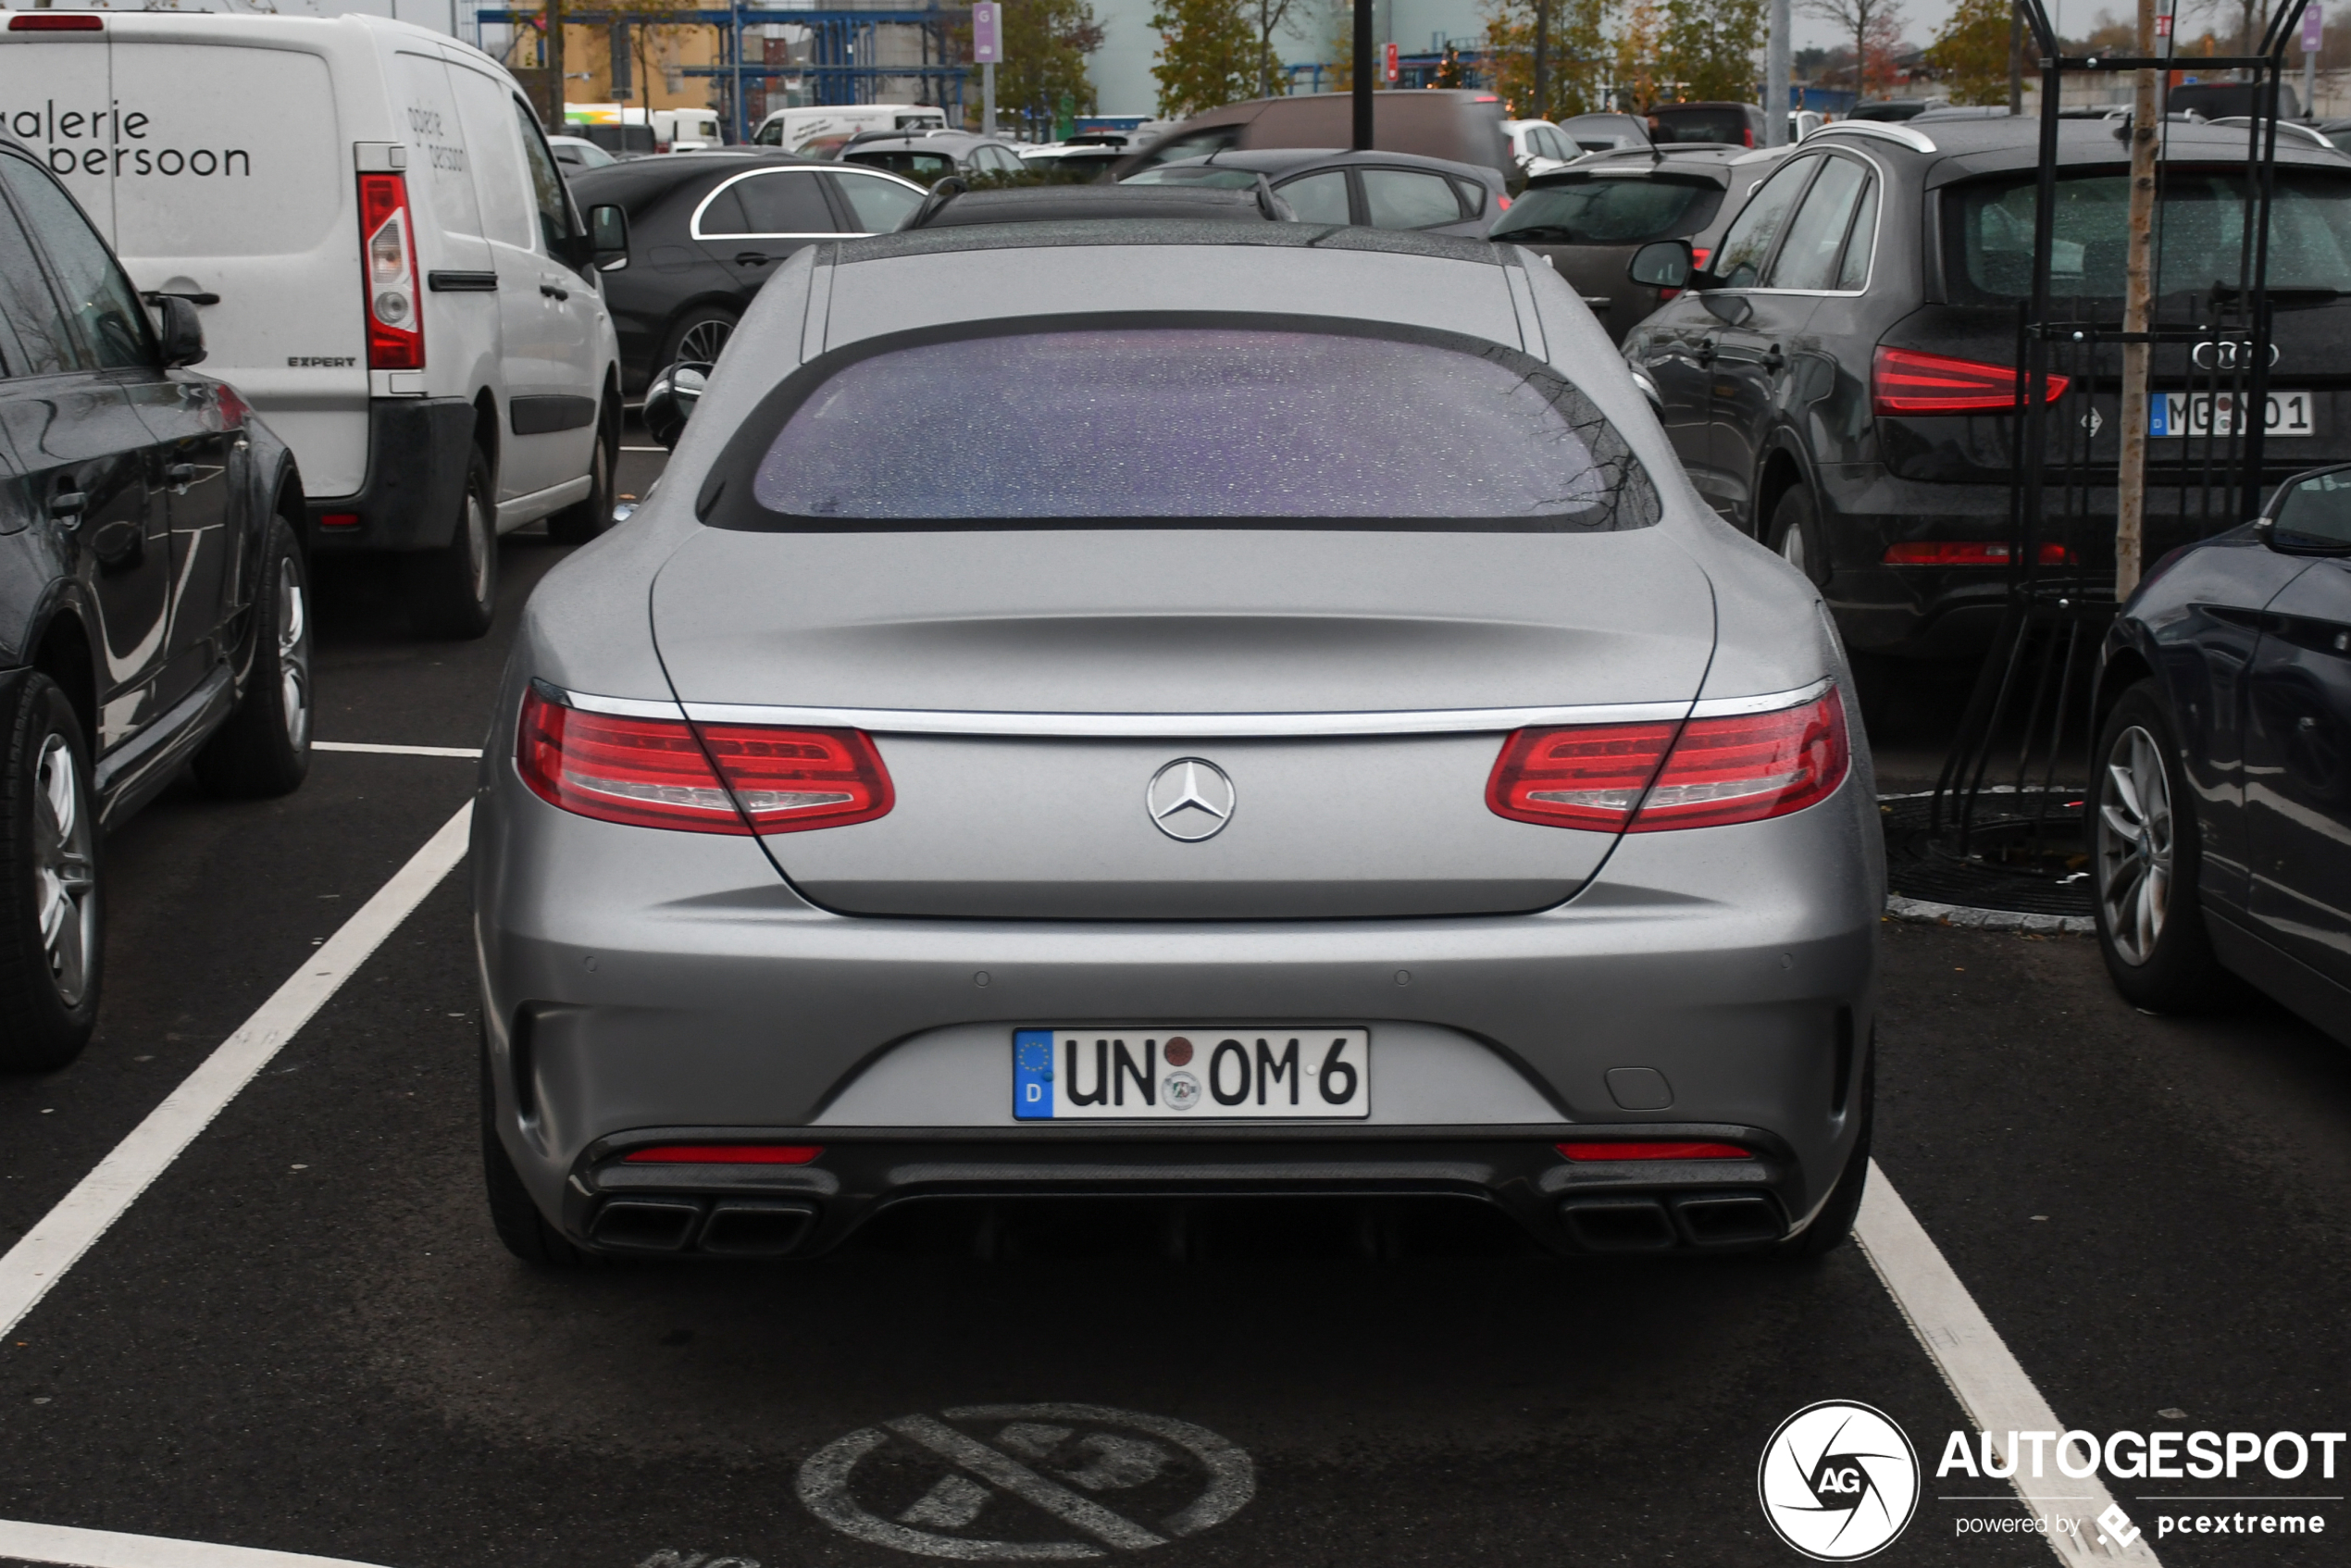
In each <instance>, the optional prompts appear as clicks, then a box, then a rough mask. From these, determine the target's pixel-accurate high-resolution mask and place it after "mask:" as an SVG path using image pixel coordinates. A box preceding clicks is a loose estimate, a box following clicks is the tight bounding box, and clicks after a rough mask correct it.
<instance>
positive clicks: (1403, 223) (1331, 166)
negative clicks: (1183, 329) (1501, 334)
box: [1120, 147, 1510, 238]
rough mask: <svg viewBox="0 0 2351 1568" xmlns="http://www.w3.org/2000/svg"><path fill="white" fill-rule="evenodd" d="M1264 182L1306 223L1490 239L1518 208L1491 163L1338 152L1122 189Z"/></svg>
mask: <svg viewBox="0 0 2351 1568" xmlns="http://www.w3.org/2000/svg"><path fill="white" fill-rule="evenodd" d="M1260 176H1263V178H1264V179H1265V180H1267V181H1268V182H1269V183H1270V184H1272V186H1273V187H1274V193H1275V195H1277V196H1279V197H1280V198H1281V199H1282V200H1283V201H1285V202H1287V204H1288V205H1289V208H1290V211H1291V212H1292V213H1293V214H1294V215H1295V216H1296V217H1297V218H1298V220H1299V221H1300V223H1347V224H1355V225H1359V226H1361V227H1363V228H1367V229H1407V230H1419V231H1421V232H1423V233H1428V234H1451V235H1458V236H1461V237H1462V238H1469V237H1472V236H1474V235H1478V234H1482V233H1484V232H1485V230H1486V225H1487V224H1488V223H1491V222H1492V221H1493V220H1494V218H1495V216H1496V215H1497V214H1499V213H1500V212H1501V211H1503V210H1504V209H1505V208H1507V207H1508V206H1509V205H1510V198H1509V197H1508V196H1507V195H1505V194H1503V190H1502V177H1501V175H1500V174H1499V173H1497V172H1496V171H1495V170H1493V169H1490V168H1486V166H1485V165H1483V164H1471V163H1455V162H1453V161H1452V160H1451V159H1449V158H1424V157H1415V156H1412V154H1410V153H1383V152H1376V151H1375V152H1365V153H1354V152H1348V151H1345V150H1343V149H1339V148H1333V147H1303V148H1299V147H1281V148H1268V149H1266V150H1264V151H1262V152H1225V153H1212V154H1209V155H1208V156H1205V157H1196V158H1185V159H1182V160H1180V161H1177V162H1175V163H1163V164H1157V165H1154V166H1153V167H1151V168H1147V169H1144V170H1143V171H1142V172H1141V173H1139V174H1132V175H1129V176H1127V177H1126V180H1122V181H1120V183H1121V184H1125V185H1207V186H1212V187H1215V186H1221V187H1225V188H1226V189H1230V190H1236V191H1245V190H1249V189H1250V188H1251V187H1253V186H1254V185H1255V184H1256V183H1257V180H1258V179H1259V177H1260Z"/></svg>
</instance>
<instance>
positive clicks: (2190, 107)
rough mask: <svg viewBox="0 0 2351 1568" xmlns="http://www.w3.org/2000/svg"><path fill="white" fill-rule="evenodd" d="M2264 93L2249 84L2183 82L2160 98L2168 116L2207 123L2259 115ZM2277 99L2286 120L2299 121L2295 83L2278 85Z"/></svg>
mask: <svg viewBox="0 0 2351 1568" xmlns="http://www.w3.org/2000/svg"><path fill="white" fill-rule="evenodd" d="M2263 91H2264V90H2263V89H2262V88H2261V86H2260V85H2259V84H2258V83H2256V82H2251V81H2182V82H2175V83H2174V84H2173V85H2172V88H2171V91H2170V92H2169V93H2165V94H2164V95H2163V107H2164V109H2165V111H2166V112H2167V113H2171V114H2185V113H2191V112H2193V113H2196V114H2200V115H2202V116H2203V117H2204V118H2207V119H2222V118H2227V117H2229V116H2231V115H2251V114H2257V113H2259V112H2260V110H2259V108H2258V105H2259V104H2260V102H2261V98H2262V93H2263ZM2278 95H2279V97H2280V99H2281V101H2283V103H2284V105H2285V118H2288V119H2300V118H2302V97H2301V94H2299V93H2296V92H2295V90H2294V83H2292V82H2290V81H2282V82H2280V83H2278Z"/></svg>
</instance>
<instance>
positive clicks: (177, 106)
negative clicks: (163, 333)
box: [0, 11, 620, 637]
mask: <svg viewBox="0 0 2351 1568" xmlns="http://www.w3.org/2000/svg"><path fill="white" fill-rule="evenodd" d="M53 98H54V99H56V100H57V101H59V102H70V103H78V104H107V103H112V104H117V105H119V106H122V109H123V113H122V115H121V118H120V121H119V124H118V127H116V128H115V129H111V130H109V129H108V128H107V127H106V126H105V125H101V124H99V123H97V122H96V121H95V120H93V119H91V118H89V117H87V116H84V115H81V114H72V115H66V114H61V115H58V116H56V118H54V119H53V120H51V121H50V122H49V123H48V124H47V125H46V126H45V127H44V138H45V140H44V141H42V142H41V143H39V144H37V145H36V147H35V151H36V152H37V153H39V155H40V156H42V157H43V158H44V161H45V162H46V163H47V164H48V166H49V167H50V168H54V169H56V170H58V171H59V172H60V174H61V177H62V178H63V179H64V180H65V182H66V185H67V187H68V189H70V190H72V191H73V192H74V193H75V195H76V196H77V197H78V198H80V200H81V204H82V205H83V206H84V207H85V208H86V209H87V210H89V211H90V212H91V213H92V214H93V217H94V218H96V220H97V223H98V227H99V230H100V232H102V233H103V234H105V235H106V238H107V240H108V242H109V243H112V244H113V246H114V247H115V249H116V250H117V251H118V253H119V254H120V255H121V256H122V259H123V265H124V267H125V268H127V269H128V270H129V271H130V273H131V278H132V280H134V281H135V282H136V283H137V284H138V285H139V287H140V288H142V289H143V290H147V291H151V292H156V293H163V294H172V295H177V296H178V297H180V298H182V299H185V300H187V301H189V302H190V303H192V304H193V305H195V306H196V308H197V309H198V310H199V311H200V312H201V313H202V314H203V317H204V321H205V338H206V341H207V342H209V344H210V345H211V358H210V359H209V360H207V361H206V364H207V366H208V367H210V368H211V370H212V372H213V373H214V374H215V375H217V376H218V377H220V378H221V379H222V380H226V381H228V382H230V384H231V385H233V386H235V387H236V388H237V390H238V392H239V393H240V394H241V395H242V396H243V397H244V398H245V399H247V400H248V401H249V402H250V403H251V404H253V406H254V407H255V409H257V410H259V411H260V412H261V413H262V414H263V415H264V416H265V417H267V418H268V419H269V420H270V421H271V423H272V425H273V426H274V427H275V428H276V429H278V430H279V432H280V434H281V435H282V436H283V437H284V438H285V440H286V441H287V442H288V443H289V444H291V445H292V448H293V450H294V452H295V454H296V455H297V456H298V457H299V458H300V459H301V471H302V478H303V483H304V484H305V487H306V488H307V490H308V496H307V499H306V504H305V507H306V511H307V513H308V519H307V521H306V523H305V526H304V529H303V533H304V536H305V543H306V545H307V547H308V548H309V549H310V550H312V551H314V552H317V553H320V554H325V553H330V552H335V553H341V552H384V553H389V554H393V555H395V556H396V557H397V558H398V561H399V565H400V567H401V569H402V573H403V578H404V587H405V590H406V596H407V601H408V608H409V613H410V616H411V618H412V619H413V620H414V621H415V622H416V623H417V625H418V626H419V627H420V628H422V629H424V630H427V631H429V632H431V633H434V634H437V635H442V636H452V637H479V636H480V635H481V634H482V633H483V632H484V631H486V630H488V629H489V627H490V621H491V611H492V610H493V609H494V608H495V605H496V598H497V580H498V550H497V539H496V536H497V535H498V534H499V533H503V532H505V531H508V530H510V529H517V528H520V527H522V526H523V525H525V524H527V523H532V522H537V521H539V520H540V519H541V518H546V519H548V526H549V528H550V529H551V530H552V531H554V532H555V533H556V534H557V535H558V536H559V537H562V538H566V539H572V540H578V539H586V538H591V537H593V536H594V535H595V534H596V533H598V532H600V531H602V530H603V529H604V528H605V527H606V526H608V525H609V522H610V519H611V516H612V474H613V465H614V463H615V460H616V455H617V453H618V450H619V442H620V382H619V376H618V372H617V367H616V343H615V342H614V339H613V330H612V323H611V320H610V319H609V317H607V315H606V313H605V310H604V302H603V294H602V293H601V292H599V289H598V287H597V280H598V278H599V274H598V273H597V271H596V269H595V267H594V266H593V260H594V256H595V254H596V252H597V249H598V246H599V244H600V242H599V240H597V239H596V238H594V237H593V236H591V231H590V230H589V228H588V226H587V225H586V224H584V223H583V222H582V221H581V220H580V216H579V213H578V209H577V208H575V207H574V206H573V205H572V202H571V198H570V196H569V195H568V194H567V193H566V190H565V186H564V180H563V176H562V174H561V173H560V172H559V169H558V166H557V164H556V163H555V160H554V155H553V154H552V153H550V152H549V151H548V148H547V142H546V138H545V137H544V136H543V135H541V132H540V130H539V121H538V118H537V116H536V115H534V114H533V113H532V111H531V108H530V106H529V102H528V101H526V100H525V99H524V97H523V96H522V93H521V91H520V90H519V89H518V88H517V87H516V85H515V81H514V79H513V78H512V77H510V76H508V75H507V74H506V72H505V70H504V68H503V67H501V66H499V65H498V64H497V62H495V61H494V60H492V59H491V57H490V56H487V55H484V54H482V53H481V52H480V51H479V50H477V49H472V48H469V47H467V46H466V45H464V44H458V43H456V42H454V40H452V39H450V38H449V37H447V36H446V35H445V34H442V33H437V32H430V31H426V30H425V29H423V28H420V27H413V26H410V25H408V24H406V23H404V22H393V21H385V20H382V19H379V18H374V17H364V16H344V17H338V18H335V19H331V20H326V19H318V18H315V17H282V16H272V15H238V16H220V15H208V14H205V13H201V12H193V11H74V12H66V11H60V12H56V13H55V14H54V15H53V14H51V13H47V12H42V13H34V12H31V11H14V12H11V13H9V17H8V28H7V31H5V32H0V102H6V103H27V102H44V103H45V102H47V101H49V100H51V99H53ZM21 119H22V117H19V118H18V119H17V120H12V121H11V123H12V124H15V123H20V122H21ZM305 126H308V127H326V126H332V127H334V128H335V129H334V134H332V135H328V134H325V133H324V132H323V131H321V132H316V133H313V132H308V131H297V130H296V129H294V128H298V127H305ZM117 138H118V139H117ZM102 141H106V142H110V145H108V146H102V145H100V144H99V143H101V142H102ZM68 168H69V169H71V170H72V171H73V172H71V173H65V172H64V171H65V170H66V169H68ZM609 216H610V217H612V218H615V219H617V218H618V214H617V213H614V214H611V215H609ZM611 238H615V239H616V236H613V237H611ZM604 254H605V255H606V256H607V258H609V257H610V256H611V255H614V254H616V253H615V252H613V251H612V250H611V249H609V248H607V249H606V251H605V253H604Z"/></svg>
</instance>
